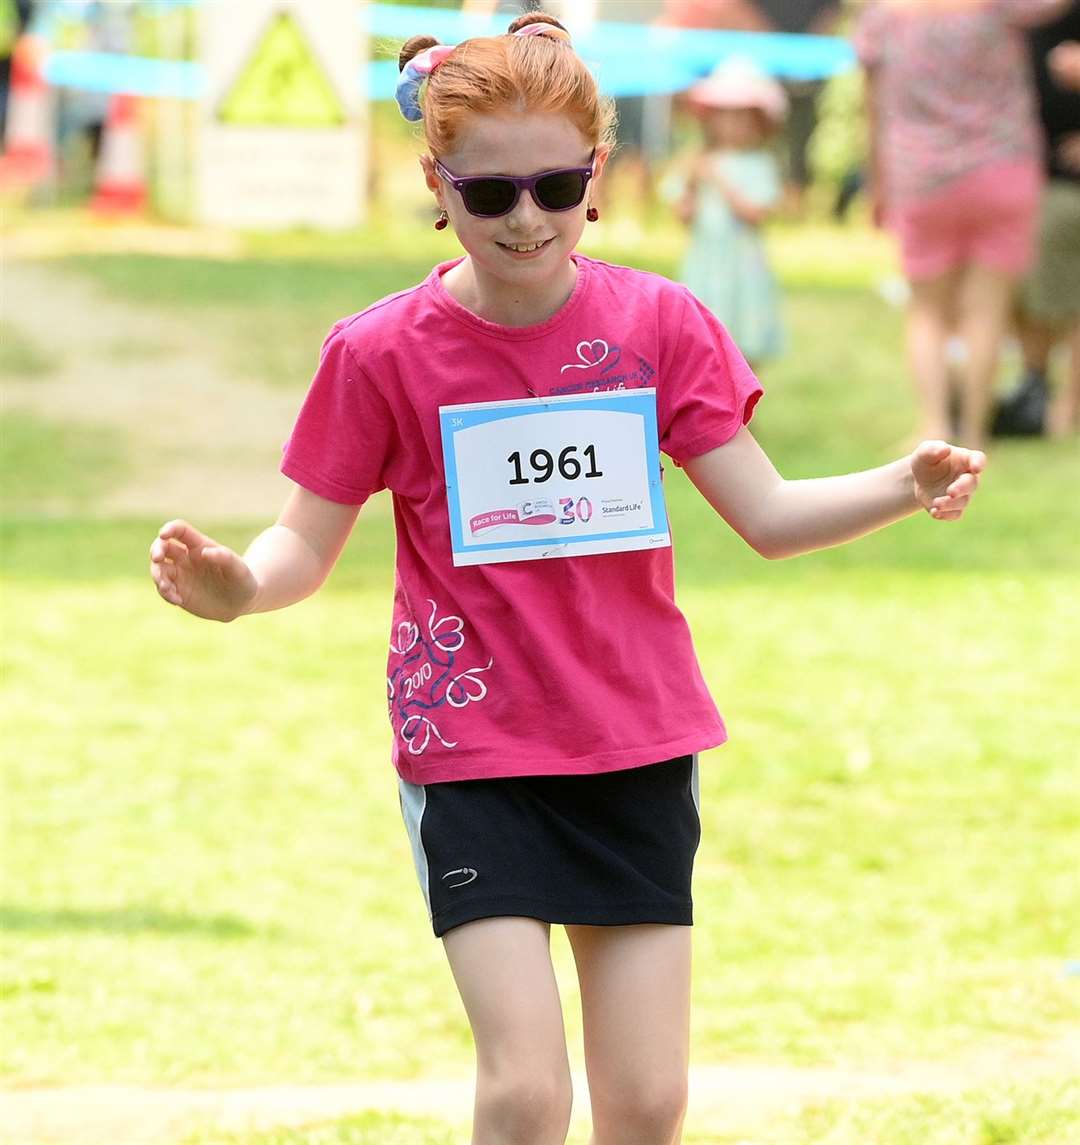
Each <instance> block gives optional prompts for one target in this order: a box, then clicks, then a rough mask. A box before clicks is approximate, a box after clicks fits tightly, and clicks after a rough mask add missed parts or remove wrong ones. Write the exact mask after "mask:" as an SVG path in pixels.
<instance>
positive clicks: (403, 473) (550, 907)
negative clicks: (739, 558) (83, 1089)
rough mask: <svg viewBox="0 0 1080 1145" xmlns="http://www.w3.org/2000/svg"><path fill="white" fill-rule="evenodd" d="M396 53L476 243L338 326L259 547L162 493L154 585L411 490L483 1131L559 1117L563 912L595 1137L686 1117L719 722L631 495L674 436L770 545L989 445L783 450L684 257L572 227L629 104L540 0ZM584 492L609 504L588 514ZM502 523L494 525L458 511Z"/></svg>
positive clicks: (941, 490) (462, 222)
mask: <svg viewBox="0 0 1080 1145" xmlns="http://www.w3.org/2000/svg"><path fill="white" fill-rule="evenodd" d="M399 65H400V68H401V77H400V80H399V85H398V93H397V94H398V104H399V107H400V108H401V110H402V112H403V113H404V114H405V116H406V118H407V119H409V120H410V121H413V122H417V121H420V122H422V124H423V130H424V135H425V140H426V143H427V146H428V148H429V149H430V150H429V152H428V153H425V154H424V155H423V156H422V157H421V167H422V170H423V173H424V179H425V182H426V185H427V187H428V188H429V189H430V191H431V192H432V194H433V196H434V199H435V202H436V204H437V206H438V209H439V217H438V220H437V224H436V225H437V226H438V228H439V229H445V228H446V227H447V226H448V225H450V226H452V227H453V231H454V234H455V236H456V238H457V239H458V241H459V242H460V243H461V246H462V247H463V248H464V251H465V255H464V257H458V258H454V259H451V260H449V261H447V262H444V263H441V264H439V265H437V266H436V267H435V268H434V269H433V270H432V272H431V273H430V274H429V275H428V277H427V278H426V279H425V280H424V281H423V282H422V283H420V284H418V285H416V286H414V287H411V288H409V289H406V290H402V291H399V292H397V293H395V294H392V295H390V296H389V297H387V298H384V299H382V300H381V301H378V302H376V303H374V304H373V305H371V306H369V307H368V308H367V309H366V310H364V311H362V312H361V313H359V314H355V315H353V316H351V317H349V318H346V319H343V320H341V321H339V322H337V323H336V324H335V325H334V327H333V328H332V330H331V332H330V334H329V336H328V337H327V339H326V341H325V343H324V345H323V349H322V354H321V357H320V362H319V365H318V368H317V371H316V374H315V377H314V379H313V381H312V383H311V388H310V390H309V391H308V395H307V397H306V398H305V400H304V403H303V406H302V408H301V410H300V414H299V417H298V419H297V422H296V425H295V427H294V429H293V432H292V434H291V436H290V439H289V441H288V443H287V445H286V448H285V452H284V459H283V462H282V468H283V471H284V473H285V474H286V475H287V476H289V477H290V478H291V479H292V481H293V482H294V483H295V485H294V489H293V492H292V494H291V495H290V497H289V500H288V502H287V503H286V506H285V508H284V510H283V512H282V514H281V516H280V518H279V520H278V522H277V524H275V525H273V526H272V527H270V528H269V529H268V530H266V531H265V532H263V533H262V534H260V535H259V536H258V537H257V538H256V539H255V540H254V542H253V543H252V544H251V546H250V547H249V548H248V549H247V551H246V553H245V554H244V555H243V556H241V555H239V554H238V553H236V552H234V551H232V550H231V549H229V548H226V547H225V546H223V545H221V544H219V543H217V542H216V541H215V540H213V539H212V538H210V537H208V536H207V535H205V534H204V533H202V532H200V531H199V530H198V529H196V528H195V527H194V526H192V525H190V524H188V523H187V522H185V521H171V522H169V523H167V524H166V525H164V526H163V527H162V528H161V529H160V531H159V534H158V536H157V537H156V538H155V539H154V541H153V543H152V547H151V552H150V566H151V575H152V577H153V580H154V583H155V586H156V589H157V591H158V593H159V594H160V596H161V598H162V599H163V600H164V601H166V602H167V603H168V604H170V605H172V606H174V607H177V608H181V609H184V610H186V611H187V612H189V613H191V614H193V615H195V616H199V617H203V618H206V619H210V620H218V621H232V620H235V619H237V618H238V617H240V616H243V615H246V614H249V613H255V612H268V611H271V610H273V609H278V608H284V607H286V606H288V605H290V604H293V603H296V602H297V601H299V600H302V599H303V598H305V597H307V596H309V595H310V594H311V593H313V592H314V591H315V590H316V589H317V588H318V587H319V586H320V585H321V584H322V583H323V581H324V580H325V579H326V576H327V575H328V574H329V572H330V570H331V568H332V567H333V565H334V563H335V562H336V560H337V558H338V555H339V554H340V553H341V550H342V548H343V546H344V545H345V542H346V540H347V538H348V536H349V533H350V531H351V530H352V528H353V526H354V524H355V521H356V518H357V514H358V512H359V510H360V507H361V506H362V505H363V504H364V502H365V501H366V500H367V499H368V497H369V496H370V495H371V494H373V493H375V492H377V491H379V490H381V489H384V488H389V489H390V490H391V491H392V493H393V502H394V516H395V522H396V528H397V550H396V578H395V585H396V587H395V593H394V615H393V620H392V630H391V639H390V651H389V657H388V664H387V679H386V684H387V698H388V707H389V716H390V722H391V726H392V729H393V744H394V749H393V760H392V761H393V764H394V767H395V769H396V771H397V781H398V792H399V797H400V801H401V810H402V815H403V818H404V820H405V824H406V828H407V831H408V834H409V838H410V843H411V848H412V853H413V859H414V862H415V864H416V871H417V877H418V881H419V882H420V886H421V888H422V891H423V894H424V897H425V905H426V906H427V908H428V911H429V917H430V921H431V927H432V930H433V932H434V934H435V935H436V936H437V937H439V938H441V939H442V942H443V946H444V950H445V953H446V956H447V959H448V961H449V963H450V967H451V970H452V973H453V977H454V980H455V983H456V985H457V988H458V991H459V993H460V995H461V999H462V1002H463V1005H464V1008H465V1012H466V1014H467V1016H468V1019H469V1023H470V1026H471V1028H472V1032H473V1040H474V1043H475V1049H476V1060H477V1068H476V1074H477V1091H476V1100H475V1105H474V1127H473V1137H472V1140H473V1141H474V1142H476V1143H477V1145H480V1143H482V1145H509V1143H511V1142H529V1145H561V1143H563V1142H564V1141H565V1139H566V1133H567V1128H568V1125H569V1121H570V1110H571V1099H572V1093H571V1073H570V1064H569V1057H568V1052H567V1045H566V1032H565V1028H564V1024H563V1013H562V1006H561V1002H560V998H559V991H558V983H557V979H556V975H555V971H554V967H553V965H552V955H551V946H550V942H551V934H550V928H551V926H552V925H562V926H565V928H566V932H567V935H568V937H569V940H570V943H571V946H572V949H573V954H574V959H575V965H576V968H577V975H578V982H579V985H580V990H581V1002H582V1010H583V1016H584V1022H583V1024H584V1042H585V1045H584V1049H585V1061H586V1069H587V1072H588V1078H589V1096H590V1100H591V1104H592V1115H593V1138H592V1140H593V1142H594V1145H615V1143H616V1142H628V1141H629V1142H633V1143H634V1145H674V1143H675V1142H677V1141H678V1140H679V1139H680V1136H681V1127H682V1123H683V1118H684V1114H685V1109H686V1100H687V1081H688V1068H689V1021H690V982H691V974H690V970H691V930H692V924H693V902H692V898H691V876H692V870H693V861H694V855H695V852H696V849H697V845H698V840H699V837H700V830H701V820H700V817H699V814H698V808H697V792H698V779H697V777H698V765H697V756H696V753H697V752H698V751H702V750H705V749H706V748H709V747H713V746H716V745H718V744H720V743H722V742H723V741H724V739H725V738H726V733H725V730H724V727H723V722H722V720H721V718H720V715H719V713H718V712H717V711H716V707H715V704H714V702H713V700H712V697H711V696H710V695H709V693H708V690H707V688H706V685H705V681H704V679H703V677H702V674H701V669H700V666H699V664H698V662H697V659H696V656H695V653H694V649H693V645H692V641H691V637H690V632H689V629H688V627H687V624H686V620H685V618H684V617H683V615H682V613H681V612H680V611H679V609H678V607H677V606H676V604H675V601H674V570H673V562H672V553H671V548H670V544H669V543H660V544H650V543H648V539H647V538H646V537H645V536H644V535H642V536H641V537H639V538H638V539H639V541H641V542H644V544H638V545H637V546H630V547H628V546H627V539H628V533H627V532H626V530H627V528H628V527H629V525H630V522H631V521H633V522H635V524H637V522H639V521H640V520H641V518H640V516H637V517H635V516H630V514H640V513H641V510H642V505H641V503H640V502H639V501H638V500H637V498H636V494H629V493H628V491H629V490H637V489H647V490H648V489H652V488H655V492H649V493H648V494H647V495H646V496H647V497H650V498H656V497H660V496H661V495H662V493H661V488H662V486H661V482H660V468H659V455H658V452H657V451H658V450H659V449H661V448H662V449H663V450H664V451H665V452H666V453H667V454H668V455H669V456H670V457H672V458H673V459H675V460H676V461H678V462H679V463H680V464H682V465H684V466H685V467H686V469H687V472H688V474H689V475H690V477H691V479H692V480H693V481H694V482H695V484H696V485H697V486H698V488H699V490H700V491H701V493H702V494H703V495H704V496H705V497H706V498H707V499H708V500H709V501H710V503H711V504H712V505H713V507H714V508H715V509H716V510H717V512H718V513H719V514H720V515H721V516H723V517H724V518H725V519H726V520H727V521H728V522H729V523H730V524H731V525H732V527H733V528H734V529H735V530H736V531H738V532H739V533H740V534H741V535H742V536H744V537H745V538H746V539H747V541H748V542H749V543H750V544H752V545H753V546H754V547H755V548H756V549H757V550H758V551H760V552H762V553H763V554H765V555H767V556H769V557H773V558H779V557H782V556H793V555H795V554H796V553H800V552H807V551H810V550H813V549H817V548H822V547H825V546H829V545H837V544H841V543H843V542H846V541H849V540H852V539H854V538H855V537H858V536H862V535H864V534H866V533H869V532H871V531H873V530H876V529H879V528H883V527H884V526H886V525H888V524H890V523H892V522H894V521H898V520H900V519H902V518H905V517H908V516H911V515H912V514H915V513H918V512H920V511H922V512H927V513H928V514H929V515H930V516H931V517H932V518H934V519H935V520H936V521H954V520H957V519H959V518H960V517H961V516H962V515H963V513H964V512H965V510H966V507H967V505H968V503H969V501H970V498H971V497H972V495H973V494H974V493H975V490H976V488H977V485H978V482H979V474H980V472H981V470H982V468H983V465H984V463H985V457H984V456H983V455H982V454H981V453H978V452H972V451H970V450H967V449H964V448H960V447H957V446H951V445H948V444H946V443H945V442H940V441H938V442H926V443H924V444H923V445H922V446H920V447H919V448H918V449H917V450H915V451H914V452H913V453H911V454H910V455H909V456H905V457H902V458H900V459H899V460H897V461H894V462H891V463H889V464H887V465H884V466H881V467H880V468H878V469H874V470H870V471H867V472H863V473H853V474H847V475H844V476H839V477H829V478H823V479H820V480H803V481H785V480H784V479H783V478H781V477H780V475H779V474H778V473H777V472H776V470H775V469H774V467H773V465H772V463H771V462H770V461H769V459H768V457H767V456H766V455H765V453H764V452H763V451H762V450H761V448H760V446H758V444H757V443H756V441H755V439H754V437H753V436H752V435H751V433H750V431H749V429H748V428H747V424H748V423H749V421H750V419H751V417H752V414H753V411H754V408H755V406H756V404H757V401H758V399H759V397H760V396H761V392H762V391H761V386H760V385H759V383H758V381H757V379H756V378H755V376H754V374H753V372H752V371H751V370H750V368H749V366H748V365H747V364H746V362H745V360H744V359H743V357H742V356H741V355H740V353H739V351H738V349H737V348H736V347H735V346H734V344H733V343H732V341H731V339H730V337H729V336H728V335H727V333H726V332H725V331H724V329H723V327H722V326H721V325H720V323H718V322H717V321H716V319H715V318H714V317H713V316H712V315H711V314H710V312H709V311H708V310H707V309H706V308H705V307H704V306H702V305H701V304H700V303H699V302H698V301H697V300H696V299H695V298H694V297H693V295H692V294H690V292H689V291H688V290H687V289H686V288H685V287H683V286H680V285H677V284H675V283H672V282H670V281H668V280H667V279H665V278H662V277H661V276H659V275H655V274H648V273H646V272H643V271H637V270H633V269H631V268H628V267H621V266H614V265H611V264H609V263H604V262H600V261H598V260H595V259H591V258H586V257H584V256H582V255H580V254H578V253H577V252H576V250H575V248H576V246H577V244H578V242H579V240H580V238H581V235H582V232H583V231H584V229H585V226H586V225H587V222H590V221H595V217H596V210H595V208H594V207H593V206H592V204H591V194H592V191H593V187H594V186H595V183H596V180H597V179H598V178H600V177H601V176H602V173H603V169H604V164H605V161H606V159H607V156H608V154H609V152H610V148H611V140H612V129H613V124H612V122H611V118H612V117H611V108H610V105H609V104H608V103H607V102H606V101H605V100H603V99H601V98H600V96H599V93H598V91H597V88H596V83H595V80H594V79H593V77H592V76H591V74H590V73H589V71H588V69H587V68H586V66H585V64H584V62H583V61H582V60H581V58H580V57H579V56H578V55H577V53H576V52H575V51H574V48H573V44H572V42H571V40H570V37H569V34H568V32H567V31H566V29H565V28H564V27H562V25H560V24H559V23H557V22H556V21H554V20H553V19H551V18H549V17H545V16H543V15H541V14H537V15H534V16H523V17H520V18H519V19H517V20H515V21H514V22H513V23H512V24H511V25H510V31H509V33H508V34H506V35H502V36H491V37H477V38H474V39H469V40H466V41H464V42H463V43H461V44H459V45H457V46H456V47H451V46H448V45H441V44H438V43H437V42H436V41H435V40H434V39H433V38H432V37H430V36H414V37H413V38H412V39H410V40H408V41H407V42H406V43H405V44H404V45H403V47H402V49H401V54H400V57H399ZM447 405H449V406H450V409H446V408H445V407H446V406H447ZM440 407H442V408H440ZM633 410H638V411H639V412H637V413H633V412H632V411H633ZM459 415H460V416H459ZM455 418H456V419H457V421H458V422H460V423H461V425H462V427H464V429H465V430H466V431H467V432H468V433H469V434H470V437H469V438H468V442H469V443H468V444H466V443H464V442H463V443H462V447H461V448H460V449H458V448H457V447H456V442H455V438H454V434H455V433H456V432H458V431H457V430H454V429H453V428H452V427H453V425H454V420H455ZM646 426H649V427H650V428H649V429H646V428H645V427H646ZM477 430H481V431H482V433H481V434H480V436H479V437H477V436H476V431H477ZM444 432H445V434H446V438H445V439H444V436H443V434H444ZM537 435H539V436H537ZM444 440H445V445H444ZM481 441H482V442H483V444H481ZM538 442H543V443H545V447H544V448H538V447H537V443H538ZM552 450H553V451H554V453H552V452H550V451H552ZM508 451H512V452H509V455H508ZM530 451H531V452H530ZM556 456H557V457H558V458H559V462H558V473H556V472H555V469H556V466H555V461H554V459H555V457H556ZM605 467H606V473H605ZM605 475H606V476H607V481H604V478H605ZM549 479H552V480H551V481H550V483H548V482H549ZM465 488H468V489H469V490H471V491H472V493H473V496H474V499H470V498H468V497H466V496H465V495H464V493H463V489H465ZM597 488H599V490H600V491H599V492H596V491H595V490H597ZM592 498H595V499H596V503H597V507H598V508H599V506H600V505H603V507H604V509H605V511H612V510H613V511H614V512H615V513H616V514H617V515H616V516H615V517H614V518H604V517H600V514H599V512H598V513H597V516H598V517H600V520H599V521H597V522H594V523H593V524H592V525H591V526H590V525H589V522H590V521H592V520H593V518H592V505H593V503H594V502H593V501H592V500H591V499H592ZM601 498H603V500H601ZM583 502H584V504H583ZM657 504H658V505H659V502H657ZM496 506H503V507H501V508H496ZM586 506H587V507H588V508H587V511H586V512H574V509H575V507H576V508H577V509H578V510H581V509H583V508H586ZM478 509H481V510H483V511H481V512H479V513H477V510H478ZM658 512H659V509H658ZM560 513H561V514H562V519H561V520H560V517H559V514H560ZM470 514H476V515H475V516H470ZM659 520H660V521H662V520H663V517H662V516H661V517H660V518H659ZM605 523H606V528H605V527H604V526H605ZM652 523H653V526H654V527H655V525H656V524H657V520H656V519H653V522H652ZM580 526H584V527H580ZM491 528H494V529H497V530H498V531H497V532H496V533H495V535H494V538H492V539H490V540H489V539H486V538H487V534H484V536H483V537H482V538H481V540H480V541H479V543H480V544H481V545H482V546H483V550H482V551H480V552H477V551H476V548H475V545H476V543H477V542H476V541H475V540H472V541H466V540H465V537H466V530H468V531H470V532H471V533H472V534H473V537H474V538H475V536H476V533H477V530H487V529H491ZM644 528H645V529H646V530H648V529H649V528H650V526H649V523H648V522H646V523H645V524H644ZM544 530H546V533H547V535H544ZM536 534H541V535H540V536H537V535H536ZM575 537H581V538H583V542H584V545H585V546H586V547H584V548H577V547H575V540H574V538H575ZM652 537H653V538H655V539H656V540H659V541H666V538H665V537H664V536H663V530H661V532H660V533H655V532H654V533H653V534H652ZM495 538H497V539H495ZM552 538H554V539H552ZM467 544H472V545H473V546H474V547H473V550H472V552H470V551H468V549H467V548H466V545H467ZM508 547H509V548H510V549H512V550H514V551H511V552H506V551H504V550H505V549H507V548H508ZM193 670H196V671H197V670H198V667H197V665H196V666H193ZM297 686H299V683H298V685H297ZM358 845H360V846H363V845H364V843H363V841H358ZM373 934H374V931H373Z"/></svg>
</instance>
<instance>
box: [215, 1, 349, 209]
mask: <svg viewBox="0 0 1080 1145" xmlns="http://www.w3.org/2000/svg"><path fill="white" fill-rule="evenodd" d="M365 7H366V5H364V4H363V3H357V0H318V3H311V2H310V0H309V2H308V3H303V2H301V0H205V2H204V3H203V4H202V11H201V20H202V23H201V26H200V39H201V45H202V47H201V55H202V60H203V65H204V68H205V73H206V90H205V91H204V93H203V99H202V106H201V114H200V123H199V146H198V154H197V159H196V191H197V195H198V213H199V217H200V219H202V220H203V221H204V222H208V223H216V224H221V225H225V226H235V227H250V228H270V229H275V228H279V227H290V226H312V227H320V228H327V229H338V228H345V227H351V226H355V225H356V224H357V223H359V222H360V220H361V216H362V208H363V197H364V189H365V184H366V152H367V98H366V95H365V93H364V92H362V91H361V90H360V83H361V65H362V62H363V61H364V60H365V59H366V54H367V48H366V42H367V38H366V33H365V31H364V28H363V26H362V25H361V21H360V16H361V14H362V12H363V10H364V8H365Z"/></svg>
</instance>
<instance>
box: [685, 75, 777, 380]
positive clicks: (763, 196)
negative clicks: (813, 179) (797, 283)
mask: <svg viewBox="0 0 1080 1145" xmlns="http://www.w3.org/2000/svg"><path fill="white" fill-rule="evenodd" d="M689 100H690V105H691V107H693V108H694V109H695V111H696V112H697V114H698V115H699V116H700V118H701V127H702V132H703V134H704V137H705V149H704V151H703V152H702V153H701V154H700V155H699V156H698V158H697V160H696V162H695V163H694V168H693V171H692V173H691V176H690V179H689V180H688V183H687V186H686V190H685V192H684V194H683V197H682V200H681V202H680V203H679V208H678V210H679V217H680V218H681V219H682V221H683V222H684V223H687V224H688V225H689V226H690V227H691V234H690V245H689V247H688V248H687V253H686V257H685V259H684V260H683V265H682V271H681V273H680V278H681V279H682V281H683V282H685V283H686V285H687V286H689V287H690V289H691V290H692V291H693V292H694V294H695V295H696V296H697V297H698V298H699V299H700V300H701V301H702V302H704V303H705V305H706V306H708V307H709V309H710V310H711V311H712V312H713V313H714V314H715V315H716V317H717V318H719V319H720V321H721V322H723V324H724V325H725V326H726V327H727V330H728V333H729V334H730V335H731V336H732V338H734V339H735V342H736V344H737V345H738V347H739V349H740V350H741V351H742V352H743V354H744V355H745V356H746V357H747V358H748V359H749V361H750V362H751V363H752V364H754V365H756V364H757V363H758V362H760V361H763V360H764V359H766V358H770V357H773V356H775V355H776V354H778V353H779V352H780V350H781V348H782V345H783V328H782V325H781V321H780V306H779V299H778V296H777V290H776V282H775V280H774V278H773V275H772V271H771V270H770V269H769V264H768V260H767V256H766V254H765V243H764V241H763V239H762V236H761V226H762V224H763V223H764V222H765V221H766V220H767V219H768V217H769V215H770V214H771V213H772V211H773V210H774V209H775V208H776V207H777V205H778V203H779V200H780V193H781V188H780V172H779V169H778V167H777V163H776V159H775V158H774V156H773V155H772V153H771V152H770V151H769V150H768V148H767V146H766V144H767V142H768V140H769V139H770V137H771V136H772V135H774V134H775V133H776V131H777V129H778V128H779V127H780V125H781V124H782V123H783V120H784V115H785V112H786V109H787V97H786V96H785V95H784V89H783V88H782V87H780V85H779V84H778V83H776V82H775V81H774V80H772V79H770V78H769V77H768V76H766V75H764V74H763V73H761V72H760V71H758V69H757V68H756V67H755V66H754V64H753V63H752V62H751V61H750V60H744V59H741V58H738V57H731V58H729V59H727V60H724V61H723V62H722V63H720V64H718V65H717V67H716V69H715V70H714V71H713V73H712V75H710V76H709V78H708V79H707V80H704V81H703V82H701V83H698V84H695V85H694V86H693V87H692V88H691V89H690V92H689Z"/></svg>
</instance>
